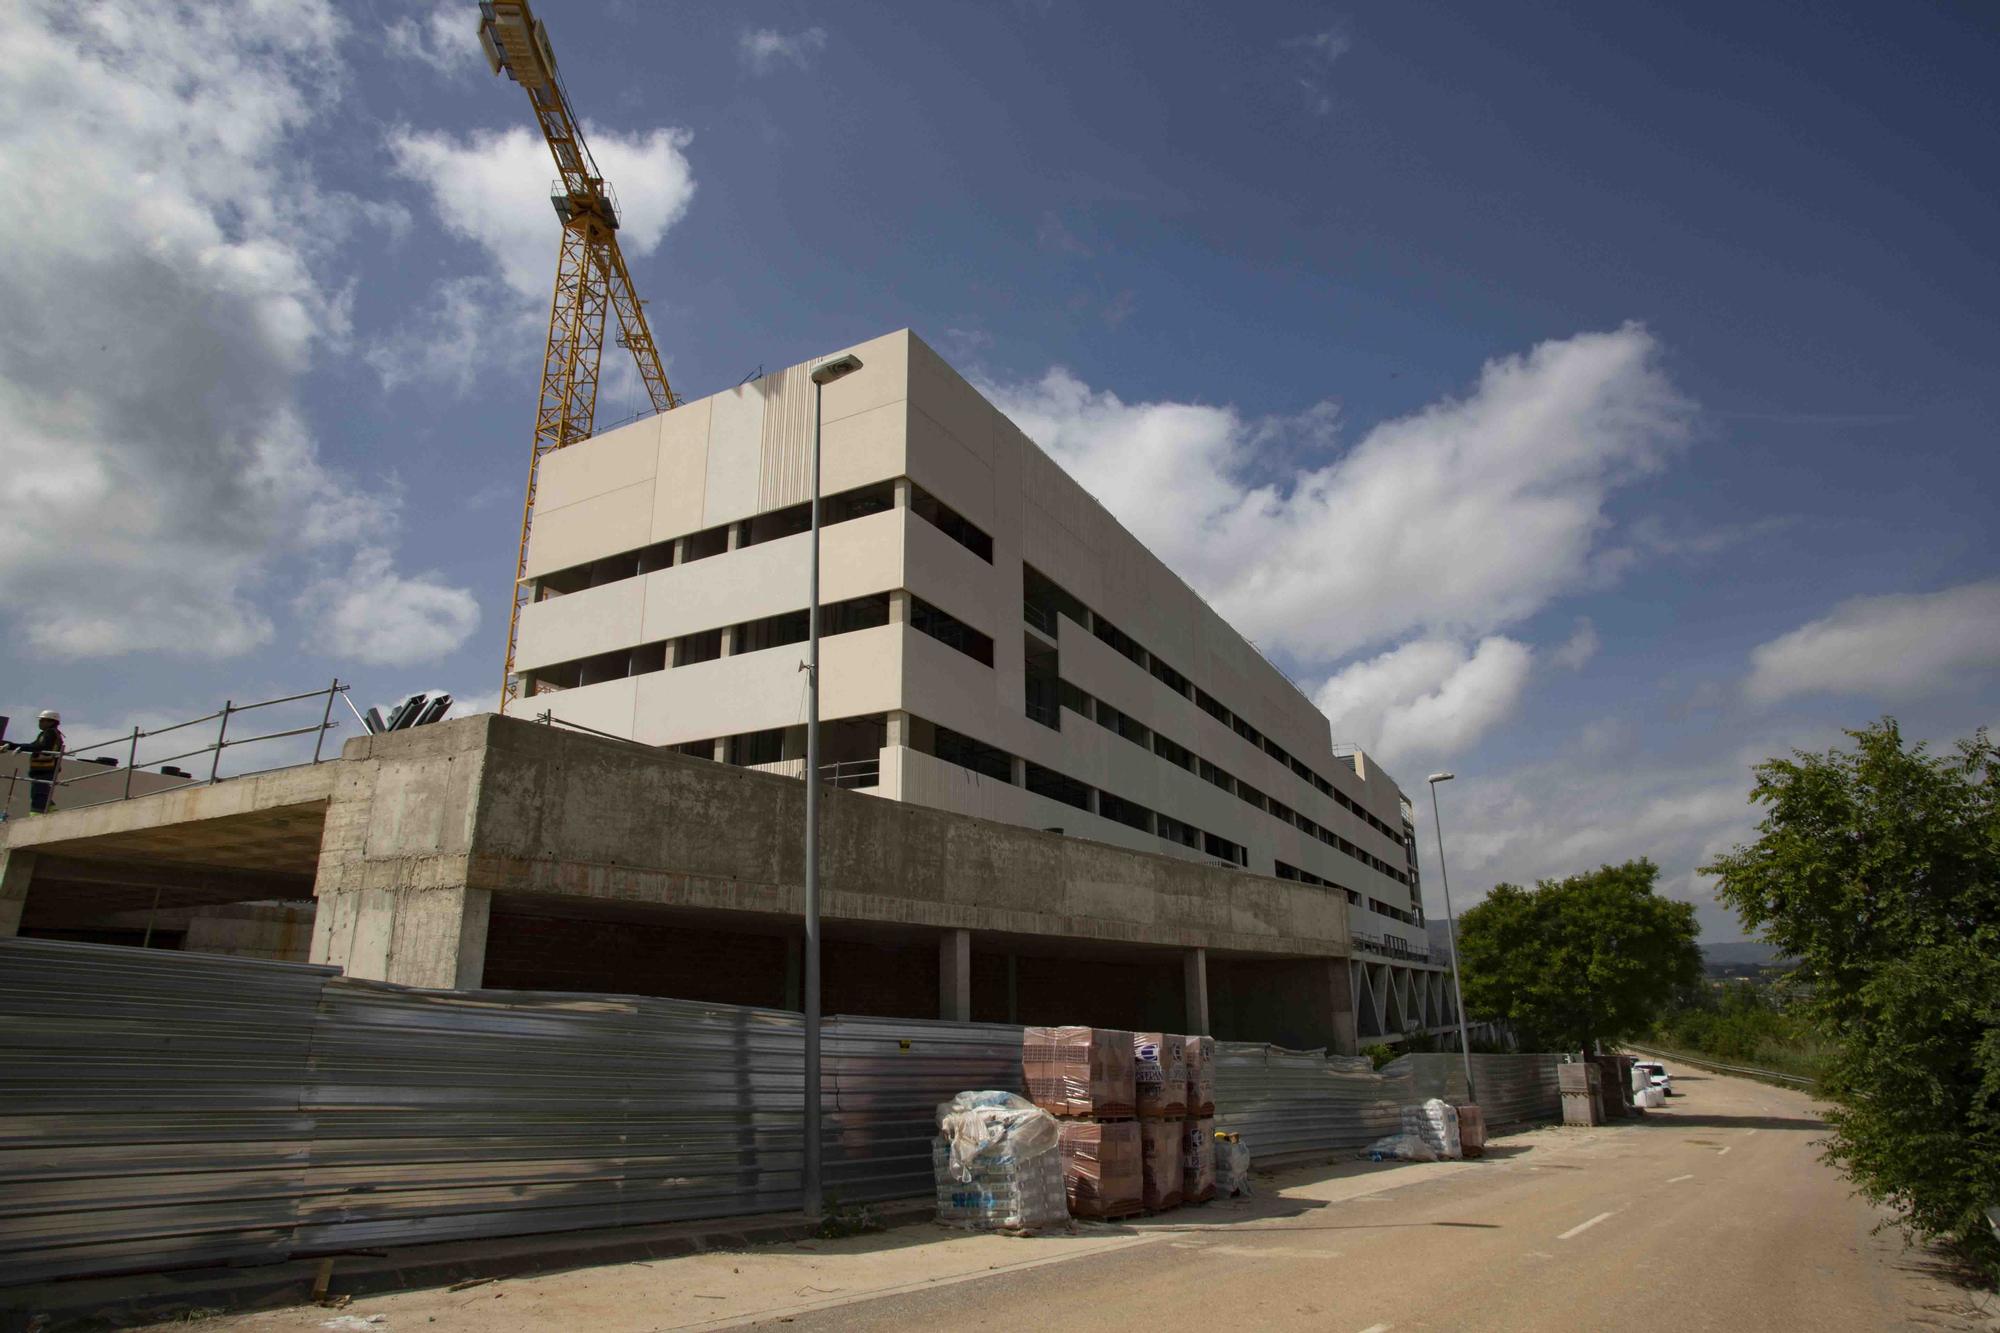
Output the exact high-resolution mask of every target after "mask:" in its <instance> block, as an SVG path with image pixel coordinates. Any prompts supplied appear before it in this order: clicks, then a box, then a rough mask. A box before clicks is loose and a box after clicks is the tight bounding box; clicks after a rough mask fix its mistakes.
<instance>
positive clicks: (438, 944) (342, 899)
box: [312, 886, 493, 990]
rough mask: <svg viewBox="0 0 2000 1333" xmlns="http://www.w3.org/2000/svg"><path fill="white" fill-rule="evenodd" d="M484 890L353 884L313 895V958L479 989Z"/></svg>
mask: <svg viewBox="0 0 2000 1333" xmlns="http://www.w3.org/2000/svg"><path fill="white" fill-rule="evenodd" d="M492 907H493V895H492V894H491V893H489V892H488V891H487V890H485V889H468V888H462V887H448V886H442V887H437V888H399V889H352V890H335V891H333V892H322V893H320V894H319V912H318V915H317V917H316V918H315V920H314V922H313V942H312V961H313V962H315V963H327V964H331V965H332V966H335V967H338V968H340V969H341V970H342V971H344V972H346V973H347V975H348V976H351V977H362V978H365V979H367V980H370V981H393V982H395V983H397V984H398V985H403V986H423V987H426V988H428V989H433V990H477V989H478V988H479V986H480V985H481V983H482V982H483V981H484V979H485V975H486V929H487V924H488V921H489V919H490V917H491V913H492Z"/></svg>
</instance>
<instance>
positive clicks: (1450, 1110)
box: [1403, 1097, 1464, 1160]
mask: <svg viewBox="0 0 2000 1333" xmlns="http://www.w3.org/2000/svg"><path fill="white" fill-rule="evenodd" d="M1403 1133H1405V1134H1414V1135H1416V1136H1417V1137H1418V1138H1420V1139H1422V1140H1423V1141H1424V1143H1425V1144H1426V1145H1427V1146H1428V1147H1429V1148H1430V1150H1431V1151H1432V1152H1434V1153H1436V1154H1437V1155H1438V1156H1439V1157H1441V1158H1446V1159H1454V1160H1455V1159H1457V1158H1459V1157H1462V1156H1464V1153H1463V1151H1462V1150H1461V1147H1460V1144H1459V1138H1458V1111H1457V1109H1456V1108H1454V1107H1453V1106H1451V1105H1450V1104H1449V1103H1448V1102H1445V1101H1443V1100H1441V1099H1440V1098H1437V1097H1433V1098H1431V1099H1430V1100H1429V1101H1427V1102H1425V1103H1424V1104H1423V1105H1422V1106H1406V1107H1404V1108H1403Z"/></svg>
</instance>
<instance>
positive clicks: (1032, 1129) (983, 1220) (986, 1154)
mask: <svg viewBox="0 0 2000 1333" xmlns="http://www.w3.org/2000/svg"><path fill="white" fill-rule="evenodd" d="M937 1119H938V1136H937V1138H936V1139H935V1140H934V1141H933V1142H932V1144H931V1167H932V1172H933V1176H934V1178H935V1180H936V1183H937V1220H938V1221H939V1222H941V1223H943V1224H944V1225H946V1226H954V1227H964V1228H967V1229H968V1230H974V1231H1036V1230H1041V1229H1043V1228H1047V1227H1051V1226H1062V1225H1066V1224H1067V1223H1068V1221H1069V1204H1068V1201H1067V1200H1066V1199H1065V1197H1064V1194H1063V1163H1062V1152H1061V1147H1060V1143H1059V1139H1058V1134H1057V1126H1056V1119H1055V1117H1054V1116H1052V1115H1050V1114H1049V1113H1048V1112H1047V1111H1044V1110H1042V1109H1041V1108H1039V1107H1037V1106H1036V1105H1035V1104H1034V1103H1033V1102H1030V1101H1028V1100H1026V1099H1025V1098H1022V1097H1017V1096H1015V1095H1014V1094H1013V1093H1011V1092H961V1093H959V1094H958V1095H957V1096H956V1097H954V1098H952V1099H951V1100H950V1101H948V1102H945V1103H943V1104H942V1105H940V1106H939V1107H938V1117H937Z"/></svg>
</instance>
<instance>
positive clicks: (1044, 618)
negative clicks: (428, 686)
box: [508, 331, 1441, 1036]
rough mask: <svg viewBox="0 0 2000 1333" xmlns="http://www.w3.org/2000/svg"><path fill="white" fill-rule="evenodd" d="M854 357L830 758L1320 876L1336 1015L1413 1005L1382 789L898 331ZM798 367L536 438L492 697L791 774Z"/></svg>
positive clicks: (800, 732) (527, 711) (1258, 658)
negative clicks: (515, 679) (525, 529)
mask: <svg viewBox="0 0 2000 1333" xmlns="http://www.w3.org/2000/svg"><path fill="white" fill-rule="evenodd" d="M850 350H851V351H852V352H854V354H856V355H858V356H859V357H860V359H861V361H862V368H861V369H860V370H859V371H857V372H855V373H854V374H852V375H849V376H848V377H847V378H845V379H841V380H838V381H836V382H834V383H833V384H831V385H829V386H827V387H826V388H825V389H824V390H823V394H824V401H823V406H822V421H823V426H822V429H823V470H824V478H823V482H822V495H823V497H824V498H823V500H822V519H821V521H822V525H823V532H822V543H823V544H822V551H823V555H822V574H821V597H820V601H821V607H822V617H823V626H822V633H823V636H824V637H823V642H822V647H821V654H822V692H821V717H822V719H823V732H822V744H823V754H822V762H823V765H824V767H823V773H824V775H825V777H826V778H827V780H828V781H830V782H833V783H835V784H837V785H839V786H842V787H849V788H855V789H859V790H864V791H868V792H871V793H873V794H875V795H878V796H881V797H884V798H887V799H890V800H896V801H905V802H912V803H915V804H919V805H924V806H930V807H934V808H938V809H943V810H948V811H953V812H956V813H962V814H971V815H977V816H981V817H984V818H987V819H993V820H998V821H1002V822H1005V823H1010V824H1015V825H1019V826H1024V827H1028V828H1034V829H1042V830H1051V831H1058V832H1062V833H1065V834H1071V835H1076V836H1080V837H1085V838H1090V839H1093V840H1097V841H1100V842H1106V843H1111V844H1115V845H1119V846H1124V847H1128V848H1132V849H1135V850H1142V851H1148V852H1160V853H1166V854H1169V855H1173V856H1177V857H1181V858H1185V859H1188V860H1194V861H1201V862H1208V863H1222V864H1226V865H1233V866H1236V867H1238V868H1240V869H1243V870H1247V871H1249V872H1251V873H1253V874H1257V875H1267V876H1273V877H1275V878H1279V879H1284V880H1292V881H1299V882H1302V883H1304V884H1307V885H1309V886H1317V887H1321V888H1323V889H1324V890H1325V891H1326V892H1327V893H1329V894H1332V895H1338V896H1339V897H1341V898H1342V899H1344V901H1345V903H1346V907H1347V912H1348V921H1349V927H1350V931H1351V934H1352V937H1353V942H1354V950H1355V960H1356V962H1355V966H1356V968H1357V975H1356V987H1355V989H1356V999H1357V1007H1358V1014H1357V1016H1358V1018H1359V1019H1360V1022H1361V1027H1362V1033H1363V1035H1364V1036H1368V1035H1383V1034H1386V1035H1396V1034H1397V1033H1399V1032H1400V1031H1402V1030H1406V1029H1408V1028H1410V1027H1412V1026H1417V1025H1418V1024H1417V1023H1416V1022H1415V1021H1414V1020H1416V1019H1418V1018H1421V1019H1422V1020H1423V1022H1422V1023H1421V1026H1424V1027H1430V1026H1434V1025H1436V1023H1437V1022H1438V1021H1441V1020H1439V1019H1438V1017H1437V1015H1436V1011H1435V1006H1434V1005H1433V1004H1432V1003H1429V1002H1428V1001H1429V1000H1430V999H1431V998H1432V997H1434V996H1436V995H1437V993H1438V988H1437V985H1436V978H1434V977H1432V976H1430V975H1429V973H1431V972H1432V971H1433V970H1434V968H1433V966H1432V965H1431V964H1430V963H1429V962H1428V956H1429V955H1428V950H1427V948H1426V944H1425V935H1424V928H1423V917H1422V908H1421V899H1420V895H1419V892H1418V877H1417V862H1416V852H1415V846H1414V838H1413V833H1412V828H1411V821H1410V811H1409V805H1408V802H1407V800H1406V799H1405V797H1404V795H1403V793H1402V791H1401V789H1400V788H1399V787H1398V786H1397V784H1396V782H1395V781H1394V780H1393V779H1392V778H1391V777H1389V775H1387V774H1386V773H1383V772H1382V771H1381V770H1380V769H1378V768H1376V767H1375V766H1374V765H1373V763H1372V762H1371V761H1370V760H1369V758H1368V756H1367V755H1365V754H1363V753H1361V752H1360V751H1358V750H1355V749H1352V748H1349V747H1342V748H1339V749H1336V747H1335V746H1334V745H1333V744H1332V738H1331V736H1330V734H1329V728H1328V723H1327V720H1326V718H1325V716H1324V715H1323V714H1321V713H1320V712H1319V710H1318V709H1317V708H1316V707H1315V706H1314V705H1313V703H1312V702H1311V700H1310V699H1308V698H1307V697H1306V696H1305V695H1304V694H1303V693H1302V692H1301V691H1300V690H1299V689H1298V688H1297V687H1296V686H1295V685H1293V684H1292V682H1291V681H1290V680H1288V679H1287V678H1286V677H1285V676H1284V674H1283V673H1281V672H1280V671H1278V670H1277V669H1276V668H1275V667H1273V666H1272V665H1271V664H1270V663H1269V662H1267V661H1266V660H1265V659H1264V658H1263V656H1262V655H1261V654H1259V653H1258V651H1257V650H1256V649H1255V648H1254V647H1253V646H1251V645H1250V644H1249V643H1248V642H1247V641H1246V640H1245V639H1244V638H1243V637H1242V636H1241V635H1239V634H1237V633H1236V632H1235V631H1234V630H1233V629H1232V628H1230V626H1229V625H1228V624H1227V623H1226V622H1225V621H1224V620H1223V619H1222V618H1221V617H1220V616H1219V615H1217V614H1216V613H1215V611H1214V610H1213V609H1211V608H1210V607H1209V606H1208V604H1207V603H1206V602H1204V601H1203V600H1202V599H1201V597H1200V596H1198V595H1197V594H1196V593H1195V592H1194V591H1193V590H1192V589H1191V588H1190V587H1188V585H1187V584H1186V583H1184V582H1183V581H1182V580H1181V579H1180V578H1178V577H1177V576H1176V575H1175V574H1174V573H1173V572H1172V571H1171V570H1169V569H1168V568H1167V567H1166V566H1165V565H1164V564H1163V563H1161V562H1160V561H1159V560H1158V559H1156V558H1155V557H1154V556H1153V555H1152V554H1151V552H1149V551H1148V550H1147V549H1146V548H1145V546H1144V545H1143V544H1141V543H1140V542H1139V541H1138V540H1137V539H1136V538H1135V537H1133V536H1132V534H1131V533H1129V532H1128V531H1126V529H1125V528H1124V527H1123V526H1122V525H1120V524H1119V523H1118V521H1117V520H1116V519H1115V518H1113V517H1112V516H1111V514H1110V513H1109V512H1108V511H1107V510H1105V509H1104V507H1103V506H1102V505H1100V504H1098V503H1097V501H1096V500H1094V499H1093V498H1092V497H1091V496H1090V495H1089V494H1088V493H1087V492H1086V491H1085V490H1084V489H1083V487H1082V486H1080V485H1079V484H1078V483H1077V482H1076V481H1075V480H1073V479H1072V478H1071V477H1070V476H1069V475H1068V474H1066V473H1065V472H1064V471H1063V470H1062V469H1061V467H1059V466H1058V465H1057V464H1056V463H1055V462H1054V461H1052V460H1051V459H1050V458H1049V456H1048V455H1047V454H1045V453H1044V452H1043V451H1042V450H1041V449H1040V448H1039V447H1037V446H1036V445H1035V443H1034V442H1033V441H1031V440H1030V439H1028V438H1027V436H1026V435H1024V434H1023V433H1022V432H1021V430H1020V429H1019V428H1018V427H1016V426H1015V425H1014V423H1013V422H1012V421H1010V420H1009V419H1008V418H1007V417H1006V416H1005V415H1004V414H1002V413H1001V412H1000V411H999V410H998V409H997V408H996V407H994V406H993V405H992V404H991V403H989V402H988V401H987V400H986V399H985V398H984V397H982V396H981V395H980V394H979V393H978V391H977V390H975V389H974V388H973V387H972V386H971V385H970V384H968V383H967V382H966V381H965V380H964V379H963V378H962V377H961V376H959V375H958V374H957V373H956V372H954V371H953V370H952V369H951V368H950V367H949V366H948V365H947V364H946V363H945V362H944V360H943V359H942V358H941V357H940V356H939V355H938V354H937V353H936V352H935V351H933V350H932V349H931V348H930V347H928V346H927V345H925V344H924V343H923V342H922V341H921V340H920V339H918V338H917V337H916V336H915V335H913V334H911V333H909V332H908V331H903V332H898V333H894V334H890V335H888V336H886V337H882V338H877V339H875V340H873V341H871V342H867V343H863V344H861V345H859V346H857V347H854V348H852V349H850ZM813 364H818V362H814V363H810V364H808V365H803V366H795V367H792V368H790V369H787V370H784V371H781V372H779V373H777V374H774V375H768V376H765V377H763V378H761V379H759V380H756V381H754V382H751V383H746V384H744V385H741V386H739V387H737V388H735V389H732V390H729V391H726V392H723V393H719V394H716V395H713V396H711V397H709V398H705V399H701V400H699V401H696V402H690V403H688V404H685V405H684V406H682V407H679V408H677V409H675V410H673V411H671V412H667V413H664V414H661V415H659V416H655V417H650V418H647V419H645V420H642V421H639V422H636V423H634V424H631V425H628V426H625V427H622V428H620V429H616V430H612V431H608V432H606V433H604V434H603V435H600V436H597V437H595V438H593V439H591V440H589V441H587V442H585V443H583V444H580V445H575V446H572V447H570V448H568V449H565V450H562V451H560V452H557V453H554V454H552V455H550V456H549V457H548V458H547V459H546V460H545V461H544V463H543V465H542V480H541V486H540V492H539V495H538V498H537V503H536V508H535V513H534V523H533V539H532V542H531V544H530V548H529V556H528V566H527V577H528V579H529V580H530V581H531V597H530V603H529V605H527V606H526V607H524V608H523V611H522V616H521V622H520V632H519V639H518V643H517V648H516V655H515V666H516V670H517V672H518V673H519V677H520V679H521V682H522V685H523V692H522V696H521V697H520V698H519V699H518V700H516V701H515V702H514V703H512V704H511V705H510V706H509V708H508V712H509V713H510V714H511V715H513V716H517V717H524V718H534V717H539V716H542V715H544V714H547V715H549V716H551V717H553V718H556V719H560V720H562V721H564V722H567V723H571V724H575V725H577V726H582V727H587V728H590V729H593V730H596V731H600V732H605V733H608V734H610V735H613V736H617V737H623V738H629V739H632V740H636V741H639V742H641V743H643V744H646V745H651V746H658V747H668V748H673V749H675V750H678V751H680V752H682V753H686V754H690V755H695V756H698V757H701V758H706V759H712V760H716V761H720V762H723V763H729V764H736V765H740V766H745V767H753V768H758V769H764V770H767V771H775V772H781V773H794V774H796V773H799V772H802V770H803V763H804V760H803V755H804V720H805V677H804V675H803V673H802V671H801V669H800V667H801V663H802V661H803V658H804V640H805V638H806V625H807V613H806V602H807V561H808V549H809V547H808V543H809V540H810V538H809V534H808V531H807V529H808V524H809V521H810V513H809V508H808V502H809V497H810V485H811V447H812V425H813V393H814V386H813V385H812V383H811V381H810V377H809V376H810V370H811V366H812V365H813ZM1364 959H1365V960H1366V964H1365V965H1364V961H1363V960H1364ZM1384 969H1387V970H1384ZM1405 973H1407V974H1408V975H1407V976H1406V975H1404V974H1405ZM1420 973H1421V974H1423V975H1421V976H1419V975H1418V974H1420ZM1378 974H1379V975H1378ZM1392 974H1393V975H1392ZM1378 983H1379V984H1378ZM1412 988H1417V989H1412ZM1376 995H1381V996H1383V997H1384V999H1383V1000H1382V1001H1381V1002H1380V1003H1379V1004H1378V1002H1377V1001H1376V1000H1375V998H1374V997H1375V996H1376ZM1399 997H1406V998H1399ZM1412 1001H1414V1003H1412ZM1376 1008H1380V1009H1381V1010H1382V1012H1379V1013H1376V1014H1373V1015H1371V1014H1370V1012H1369V1011H1370V1010H1371V1009H1376ZM1391 1010H1393V1011H1394V1012H1393V1013H1392V1012H1390V1011H1391ZM1371 1017H1372V1018H1373V1020H1374V1021H1372V1022H1371ZM1371 1028H1374V1029H1375V1032H1374V1033H1371V1032H1370V1029H1371Z"/></svg>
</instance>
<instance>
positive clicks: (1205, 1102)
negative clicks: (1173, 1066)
mask: <svg viewBox="0 0 2000 1333" xmlns="http://www.w3.org/2000/svg"><path fill="white" fill-rule="evenodd" d="M1183 1040H1184V1041H1185V1043H1186V1052H1187V1114H1189V1115H1214V1114H1215V1038H1213V1037H1187V1038H1184V1039H1183Z"/></svg>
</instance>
